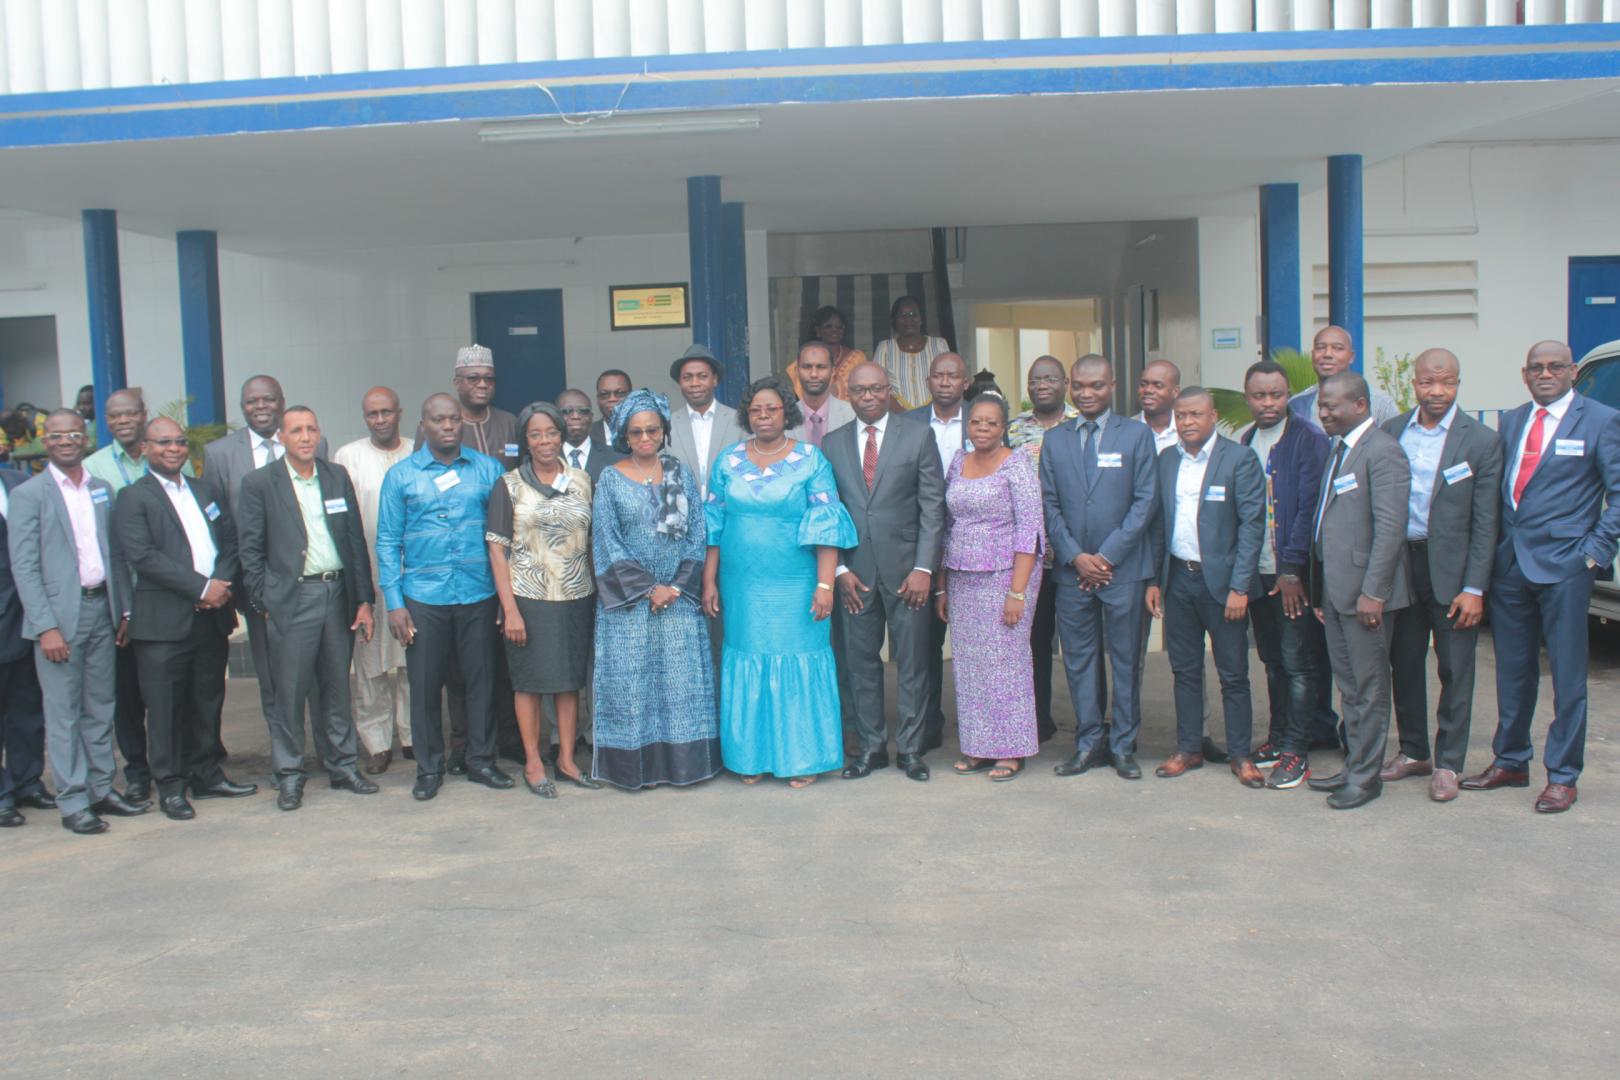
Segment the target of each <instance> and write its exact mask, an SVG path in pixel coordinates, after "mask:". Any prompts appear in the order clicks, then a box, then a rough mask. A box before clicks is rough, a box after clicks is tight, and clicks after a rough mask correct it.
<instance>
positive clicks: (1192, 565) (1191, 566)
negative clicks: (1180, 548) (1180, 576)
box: [1175, 558, 1204, 574]
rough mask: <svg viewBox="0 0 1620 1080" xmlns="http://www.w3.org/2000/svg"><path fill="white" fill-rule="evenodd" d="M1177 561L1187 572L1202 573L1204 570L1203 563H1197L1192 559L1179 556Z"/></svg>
mask: <svg viewBox="0 0 1620 1080" xmlns="http://www.w3.org/2000/svg"><path fill="white" fill-rule="evenodd" d="M1175 561H1176V564H1177V565H1179V566H1181V567H1183V568H1185V569H1186V571H1187V573H1189V574H1201V573H1203V572H1204V564H1203V563H1197V562H1193V561H1192V560H1191V559H1181V558H1177V559H1176V560H1175Z"/></svg>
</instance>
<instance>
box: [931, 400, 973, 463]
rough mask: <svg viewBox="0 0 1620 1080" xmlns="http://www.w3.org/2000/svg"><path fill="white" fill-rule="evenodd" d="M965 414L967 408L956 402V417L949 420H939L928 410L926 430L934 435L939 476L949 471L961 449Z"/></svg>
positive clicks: (937, 415)
mask: <svg viewBox="0 0 1620 1080" xmlns="http://www.w3.org/2000/svg"><path fill="white" fill-rule="evenodd" d="M966 412H967V407H966V406H965V405H963V404H962V403H961V402H957V405H956V415H955V416H953V417H951V418H950V419H949V420H941V419H940V418H939V414H938V413H937V412H935V411H934V410H933V408H932V407H930V408H929V410H928V430H929V431H931V432H933V433H934V446H935V448H936V449H938V450H939V471H940V474H941V475H944V474H945V473H947V472H949V471H950V468H951V462H952V461H953V460H954V459H955V458H956V455H957V452H958V451H960V450H961V449H962V421H963V416H964V414H965V413H966Z"/></svg>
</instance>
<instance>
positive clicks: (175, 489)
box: [157, 476, 219, 592]
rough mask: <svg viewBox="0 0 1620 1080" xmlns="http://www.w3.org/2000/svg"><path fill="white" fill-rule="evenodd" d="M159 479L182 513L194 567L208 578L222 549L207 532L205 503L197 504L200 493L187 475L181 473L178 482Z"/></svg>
mask: <svg viewBox="0 0 1620 1080" xmlns="http://www.w3.org/2000/svg"><path fill="white" fill-rule="evenodd" d="M157 482H158V483H159V484H161V485H163V494H165V495H167V496H168V497H169V504H170V505H171V506H173V507H174V512H175V513H176V514H178V515H179V517H180V527H181V528H182V529H184V530H185V531H186V543H187V544H190V545H191V568H192V569H193V570H195V571H197V573H199V574H201V575H202V576H203V577H205V578H211V577H213V576H214V561H215V560H216V559H217V558H219V551H218V550H217V549H216V548H215V547H214V538H213V536H211V535H210V534H209V532H208V519H207V518H205V517H203V512H202V507H200V506H198V505H197V497H196V496H195V495H193V494H192V493H191V487H190V485H188V484H187V483H186V478H185V477H183V476H182V477H181V478H180V481H179V483H172V482H170V481H168V480H165V479H163V477H161V476H160V477H158V478H157ZM207 590H208V586H207V585H204V586H203V591H204V592H207Z"/></svg>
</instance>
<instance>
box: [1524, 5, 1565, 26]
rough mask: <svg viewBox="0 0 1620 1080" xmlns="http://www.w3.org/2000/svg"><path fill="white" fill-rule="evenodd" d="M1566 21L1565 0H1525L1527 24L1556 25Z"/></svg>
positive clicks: (1525, 19)
mask: <svg viewBox="0 0 1620 1080" xmlns="http://www.w3.org/2000/svg"><path fill="white" fill-rule="evenodd" d="M1563 21H1564V0H1524V22H1525V25H1526V26H1556V25H1557V24H1558V23H1561V22H1563Z"/></svg>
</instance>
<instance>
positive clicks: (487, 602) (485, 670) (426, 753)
mask: <svg viewBox="0 0 1620 1080" xmlns="http://www.w3.org/2000/svg"><path fill="white" fill-rule="evenodd" d="M405 608H406V610H407V611H409V612H410V613H411V620H412V621H413V622H414V623H415V624H416V641H415V642H414V643H413V644H412V645H410V646H409V647H408V648H407V649H406V650H405V666H406V671H407V672H408V673H409V674H410V681H411V746H412V748H413V749H414V750H415V752H416V771H417V774H418V775H420V776H442V775H444V769H445V757H444V727H443V717H442V708H441V695H442V693H443V691H444V687H445V683H446V680H447V679H448V677H449V670H450V665H451V663H452V657H453V658H454V663H455V664H456V665H457V667H458V668H459V669H460V671H461V676H462V680H463V685H464V686H465V688H466V697H465V700H466V710H467V712H466V716H467V764H468V765H469V766H471V767H474V768H488V767H490V766H492V765H494V764H495V714H494V712H493V711H492V706H493V698H494V692H495V673H494V662H493V657H494V656H495V654H496V652H497V651H498V650H497V648H496V641H495V598H494V597H489V598H487V599H484V600H477V601H474V602H473V603H470V604H423V603H421V602H419V601H416V600H412V599H411V598H409V597H406V598H405Z"/></svg>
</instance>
